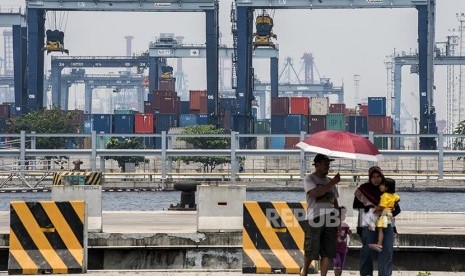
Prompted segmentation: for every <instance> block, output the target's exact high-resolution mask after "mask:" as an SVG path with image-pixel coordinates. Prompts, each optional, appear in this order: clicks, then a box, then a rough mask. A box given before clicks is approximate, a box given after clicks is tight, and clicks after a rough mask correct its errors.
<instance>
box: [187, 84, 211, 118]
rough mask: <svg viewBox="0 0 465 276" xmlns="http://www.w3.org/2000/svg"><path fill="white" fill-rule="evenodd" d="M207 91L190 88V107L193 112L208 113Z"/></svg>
mask: <svg viewBox="0 0 465 276" xmlns="http://www.w3.org/2000/svg"><path fill="white" fill-rule="evenodd" d="M207 104H208V103H207V91H205V90H190V91H189V109H190V111H191V113H192V114H207V113H208V109H207Z"/></svg>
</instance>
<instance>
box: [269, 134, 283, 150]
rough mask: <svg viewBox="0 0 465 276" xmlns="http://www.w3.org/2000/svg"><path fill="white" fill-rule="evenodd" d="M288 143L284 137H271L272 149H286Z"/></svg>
mask: <svg viewBox="0 0 465 276" xmlns="http://www.w3.org/2000/svg"><path fill="white" fill-rule="evenodd" d="M285 145H286V139H285V138H284V137H271V148H272V149H284V146H285Z"/></svg>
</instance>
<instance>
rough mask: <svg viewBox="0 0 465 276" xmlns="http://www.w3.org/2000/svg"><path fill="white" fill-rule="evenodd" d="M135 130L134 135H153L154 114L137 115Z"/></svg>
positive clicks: (135, 117)
mask: <svg viewBox="0 0 465 276" xmlns="http://www.w3.org/2000/svg"><path fill="white" fill-rule="evenodd" d="M134 128H135V130H134V133H153V114H152V113H142V114H135V115H134Z"/></svg>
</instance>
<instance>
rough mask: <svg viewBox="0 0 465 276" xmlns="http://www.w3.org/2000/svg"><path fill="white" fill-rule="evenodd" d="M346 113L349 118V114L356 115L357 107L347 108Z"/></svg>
mask: <svg viewBox="0 0 465 276" xmlns="http://www.w3.org/2000/svg"><path fill="white" fill-rule="evenodd" d="M344 114H345V115H346V118H348V117H349V116H355V115H356V112H355V108H346V110H345V111H344Z"/></svg>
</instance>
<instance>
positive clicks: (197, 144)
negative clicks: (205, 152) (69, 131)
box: [173, 125, 231, 172]
mask: <svg viewBox="0 0 465 276" xmlns="http://www.w3.org/2000/svg"><path fill="white" fill-rule="evenodd" d="M183 134H224V129H222V128H215V127H214V126H213V125H195V126H190V127H186V128H185V129H184V130H183ZM176 139H178V140H181V141H185V142H187V143H190V144H192V146H193V147H194V148H196V149H228V148H229V147H230V140H229V139H227V138H211V137H178V138H176ZM173 160H175V161H176V160H181V161H183V162H184V163H186V164H187V165H189V164H190V163H191V162H192V163H201V164H202V165H203V171H204V172H212V171H213V170H214V169H215V168H216V166H218V165H221V164H226V163H231V158H230V157H222V156H182V157H175V158H173Z"/></svg>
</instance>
